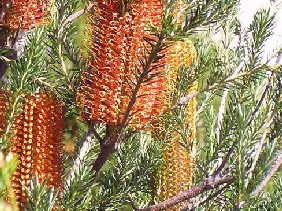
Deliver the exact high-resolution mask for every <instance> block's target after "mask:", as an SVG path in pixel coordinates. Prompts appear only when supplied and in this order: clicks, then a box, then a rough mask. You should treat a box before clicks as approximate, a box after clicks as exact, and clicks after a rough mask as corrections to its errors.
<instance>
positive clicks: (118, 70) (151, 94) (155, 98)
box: [77, 0, 164, 128]
mask: <svg viewBox="0 0 282 211" xmlns="http://www.w3.org/2000/svg"><path fill="white" fill-rule="evenodd" d="M121 5H122V4H121V1H120V0H116V1H110V0H108V1H101V0H100V1H97V2H96V5H95V6H94V11H93V14H92V15H90V16H89V21H88V22H89V24H88V25H89V26H88V27H87V29H88V32H87V33H88V36H87V39H89V37H92V39H90V41H89V40H88V41H87V42H88V43H91V44H90V45H88V48H89V52H88V55H87V58H86V60H87V62H88V66H89V69H87V70H85V71H84V72H83V73H82V77H81V84H80V88H79V91H78V94H77V101H78V105H79V107H80V109H81V116H82V117H83V119H85V120H86V121H91V122H102V123H106V124H108V125H111V126H116V125H118V124H119V123H121V121H122V119H123V115H124V113H125V111H126V110H127V106H128V104H129V101H130V99H131V96H132V93H133V91H134V88H135V87H136V83H137V81H138V78H139V77H140V72H142V64H141V62H140V60H142V59H144V57H145V58H146V57H147V56H148V53H147V52H150V49H151V46H149V44H148V43H146V41H145V38H148V39H149V38H150V39H151V40H153V41H155V40H156V38H153V36H152V35H151V34H150V32H149V30H148V25H149V24H153V25H155V26H158V27H160V26H161V18H162V1H161V0H153V1H149V0H143V1H132V2H130V3H128V4H127V11H126V12H125V13H124V11H123V9H122V7H121ZM89 34H90V36H89ZM91 35H92V36H91ZM154 39H155V40H154ZM144 46H145V47H144ZM162 62H163V61H160V63H159V64H156V65H159V67H157V68H155V69H154V70H152V71H151V73H150V74H151V75H159V76H156V77H154V78H153V79H151V80H148V81H144V83H142V85H141V87H140V89H139V92H138V94H137V97H136V101H135V104H134V106H133V109H132V110H131V113H130V117H129V122H128V124H129V125H130V126H131V127H134V128H140V127H143V126H144V124H146V123H148V122H150V121H151V119H152V118H153V117H154V116H156V115H158V114H159V113H160V111H159V110H160V109H159V108H160V99H161V92H162V89H163V87H162V81H163V77H164V76H163V74H162V72H163V71H164V68H163V67H161V63H162ZM149 77H150V75H149V74H148V77H147V78H149Z"/></svg>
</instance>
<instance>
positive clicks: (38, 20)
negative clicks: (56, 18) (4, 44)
mask: <svg viewBox="0 0 282 211" xmlns="http://www.w3.org/2000/svg"><path fill="white" fill-rule="evenodd" d="M6 3H7V0H2V5H5V4H6ZM49 6H50V0H16V1H12V3H11V4H10V6H9V8H7V10H6V12H5V16H4V18H3V20H2V21H1V24H3V25H5V26H7V27H9V28H10V29H12V30H17V29H18V28H22V29H30V28H33V27H35V26H36V25H42V24H45V23H46V22H47V19H46V14H47V12H48V11H47V9H48V8H49ZM0 9H1V7H0Z"/></svg>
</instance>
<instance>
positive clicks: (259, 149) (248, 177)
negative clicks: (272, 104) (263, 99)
mask: <svg viewBox="0 0 282 211" xmlns="http://www.w3.org/2000/svg"><path fill="white" fill-rule="evenodd" d="M270 116H271V117H270V119H269V121H268V123H267V124H266V125H265V129H264V131H263V134H262V136H261V138H260V141H259V142H258V146H257V149H256V154H255V157H254V160H253V162H252V165H251V168H250V170H249V172H248V173H247V180H246V183H245V187H246V188H247V187H248V185H249V182H250V180H251V178H252V174H253V171H254V170H255V167H256V164H257V162H258V159H259V155H260V153H261V150H262V146H263V144H264V142H265V140H266V136H267V132H268V129H269V127H270V125H271V124H272V122H273V119H274V117H273V112H271V115H270Z"/></svg>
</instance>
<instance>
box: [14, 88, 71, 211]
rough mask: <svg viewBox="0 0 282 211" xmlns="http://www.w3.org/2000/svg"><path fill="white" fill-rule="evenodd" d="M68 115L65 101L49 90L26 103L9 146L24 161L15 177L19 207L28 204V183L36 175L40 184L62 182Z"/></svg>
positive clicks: (31, 96)
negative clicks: (66, 119)
mask: <svg viewBox="0 0 282 211" xmlns="http://www.w3.org/2000/svg"><path fill="white" fill-rule="evenodd" d="M64 115H65V109H64V106H63V105H62V103H61V102H60V101H59V100H58V99H57V98H56V97H55V96H54V95H52V94H49V93H48V94H46V93H42V92H39V93H36V94H32V95H29V96H27V98H26V99H25V100H24V102H23V110H22V112H21V113H20V114H19V115H18V116H17V118H16V120H15V122H14V125H13V130H14V136H13V137H12V138H11V144H12V146H11V147H10V149H9V150H10V152H12V153H16V154H17V155H18V158H19V161H20V164H19V165H18V167H17V169H16V172H15V173H14V174H13V175H12V178H11V182H12V187H13V190H14V193H15V195H16V200H17V202H18V204H19V207H20V205H25V204H26V203H27V195H26V191H25V188H24V186H26V187H29V186H30V183H31V180H32V179H34V177H35V176H37V177H38V179H39V182H40V183H42V182H43V181H44V180H46V179H48V180H47V186H54V187H55V188H56V187H59V186H60V184H61V173H62V141H63V129H64ZM23 185H24V186H23Z"/></svg>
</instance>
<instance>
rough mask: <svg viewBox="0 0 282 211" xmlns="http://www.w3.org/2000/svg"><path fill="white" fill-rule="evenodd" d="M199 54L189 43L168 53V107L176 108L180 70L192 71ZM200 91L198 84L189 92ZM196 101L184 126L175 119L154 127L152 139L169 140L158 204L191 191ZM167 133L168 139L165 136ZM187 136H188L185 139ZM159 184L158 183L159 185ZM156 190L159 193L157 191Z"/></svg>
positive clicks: (155, 193) (155, 192)
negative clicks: (189, 69) (174, 97)
mask: <svg viewBox="0 0 282 211" xmlns="http://www.w3.org/2000/svg"><path fill="white" fill-rule="evenodd" d="M195 56H196V50H195V47H194V46H193V44H192V42H191V41H189V40H184V41H176V42H174V43H173V44H172V45H171V46H170V47H169V48H168V51H167V53H166V85H167V90H166V91H167V92H166V95H167V97H166V98H165V102H164V103H165V105H167V106H172V104H173V95H174V94H175V91H176V86H177V80H176V79H177V73H178V70H179V68H189V67H190V66H191V64H192V62H193V60H194V59H195ZM196 89H197V84H196V83H195V84H194V85H193V86H191V88H190V89H189V90H188V91H187V93H190V92H194V91H196ZM195 114H196V99H195V98H193V99H191V100H190V101H189V102H188V103H187V105H186V108H185V109H184V110H183V111H182V115H183V119H182V121H181V123H179V121H177V120H175V119H169V120H166V121H165V117H164V120H163V121H162V120H161V121H160V122H156V123H155V125H153V131H152V135H153V137H154V138H156V139H160V138H161V139H164V138H165V152H164V167H163V169H162V172H160V175H159V176H158V177H159V179H160V181H159V182H158V184H159V187H156V186H155V185H154V187H152V188H153V191H152V194H153V197H154V198H155V199H156V200H157V201H163V200H165V199H168V198H170V197H172V196H175V195H177V194H179V193H180V192H182V191H184V190H187V189H188V188H189V187H190V186H191V184H192V175H193V165H194V161H193V156H192V155H191V153H190V151H189V150H191V149H186V148H185V146H193V142H194V140H195V136H196V117H195ZM164 133H166V135H165V137H164V136H163V134H164ZM183 134H186V135H183ZM155 183H156V182H155ZM156 188H157V189H158V190H156ZM183 207H184V204H183V203H182V204H178V205H176V206H174V207H173V208H170V209H169V210H180V209H181V208H183Z"/></svg>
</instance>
